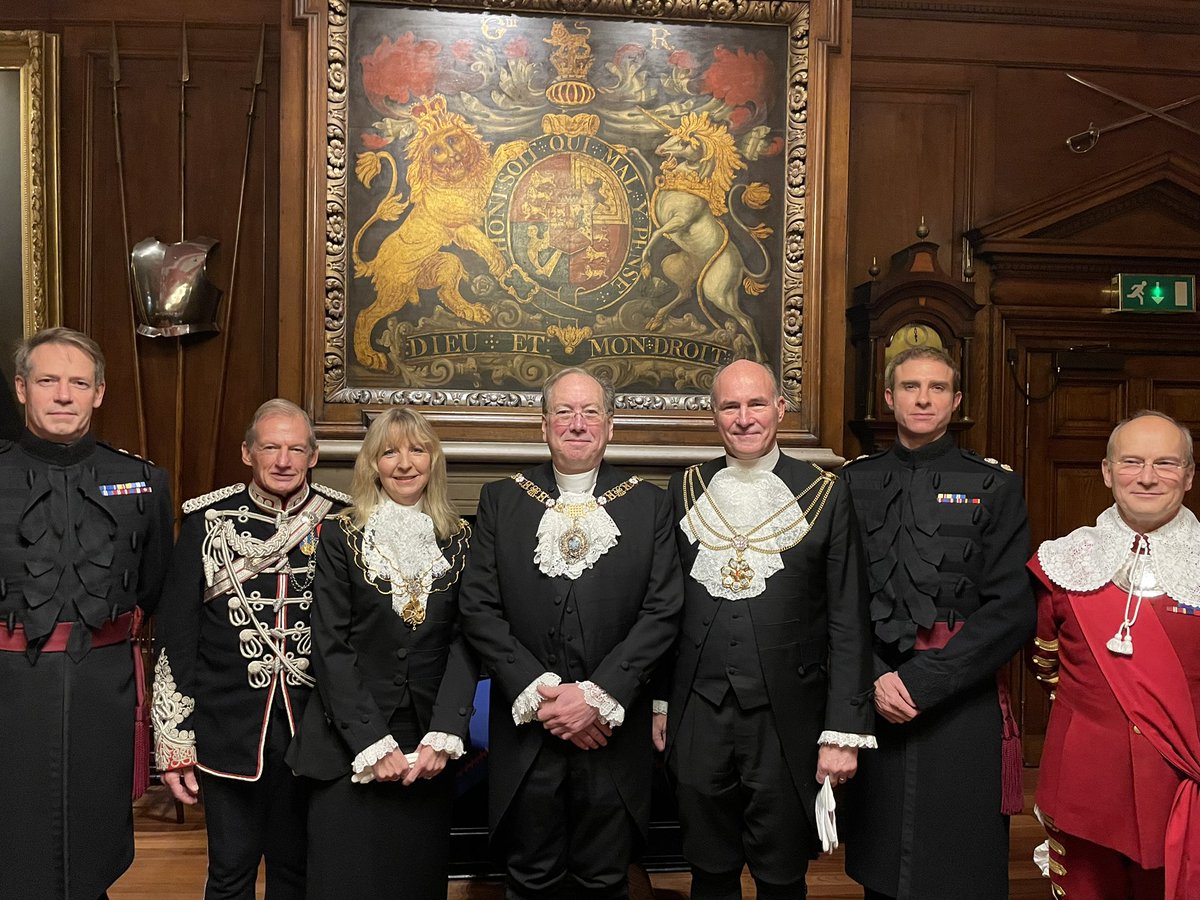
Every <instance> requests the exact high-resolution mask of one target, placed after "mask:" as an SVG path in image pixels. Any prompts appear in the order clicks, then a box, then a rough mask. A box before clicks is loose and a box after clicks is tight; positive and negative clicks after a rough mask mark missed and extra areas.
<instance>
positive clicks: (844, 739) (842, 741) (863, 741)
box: [817, 731, 879, 750]
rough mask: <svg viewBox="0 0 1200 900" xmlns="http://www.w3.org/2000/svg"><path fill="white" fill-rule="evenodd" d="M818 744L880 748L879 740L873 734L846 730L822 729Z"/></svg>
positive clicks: (863, 748) (864, 748)
mask: <svg viewBox="0 0 1200 900" xmlns="http://www.w3.org/2000/svg"><path fill="white" fill-rule="evenodd" d="M817 743H818V744H829V745H831V746H834V747H857V748H859V749H860V750H878V749H879V742H878V741H876V740H875V735H873V734H850V733H847V732H845V731H822V732H821V736H820V737H819V738H817Z"/></svg>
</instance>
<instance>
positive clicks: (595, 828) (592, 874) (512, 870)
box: [498, 734, 649, 900]
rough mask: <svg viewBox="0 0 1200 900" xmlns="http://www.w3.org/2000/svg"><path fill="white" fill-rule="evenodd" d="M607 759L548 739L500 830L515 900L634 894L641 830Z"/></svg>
mask: <svg viewBox="0 0 1200 900" xmlns="http://www.w3.org/2000/svg"><path fill="white" fill-rule="evenodd" d="M646 739H647V740H649V736H647V738H646ZM602 753H604V749H603V748H601V749H599V750H580V749H579V748H578V747H576V746H574V745H573V744H571V743H570V742H568V741H564V740H561V739H559V738H556V737H553V736H551V735H549V734H547V735H546V736H545V737H544V738H543V743H542V748H541V750H540V751H539V753H538V757H537V759H536V760H535V761H534V764H533V766H532V767H531V769H530V771H529V774H528V775H526V777H525V781H524V782H522V784H521V786H520V788H518V789H517V793H516V795H515V797H514V798H513V801H512V804H511V805H510V807H509V809H508V812H507V813H506V814H505V816H504V819H503V821H502V822H501V825H500V832H501V833H500V835H498V837H499V838H500V840H501V844H502V846H503V849H504V851H505V855H506V857H507V860H508V883H507V890H506V897H507V898H508V900H576V898H580V900H582V898H586V897H590V898H596V900H623V898H626V897H628V896H629V885H628V877H629V862H630V859H631V858H632V856H633V848H634V842H635V839H636V835H637V825H636V823H635V822H634V821H633V818H632V817H631V816H630V815H629V811H628V810H627V809H626V808H625V804H624V802H623V801H622V800H621V795H620V794H619V793H618V791H617V786H616V784H615V783H614V781H613V775H612V773H611V772H610V771H609V767H608V765H607V762H606V761H605V760H603V759H601V757H600V754H602Z"/></svg>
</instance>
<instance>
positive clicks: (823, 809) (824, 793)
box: [816, 775, 838, 853]
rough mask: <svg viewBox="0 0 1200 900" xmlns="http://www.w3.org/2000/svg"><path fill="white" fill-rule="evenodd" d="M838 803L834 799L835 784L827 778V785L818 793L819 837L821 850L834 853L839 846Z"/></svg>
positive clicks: (822, 786)
mask: <svg viewBox="0 0 1200 900" xmlns="http://www.w3.org/2000/svg"><path fill="white" fill-rule="evenodd" d="M835 810H837V801H836V800H835V799H834V798H833V782H831V781H830V780H829V776H828V775H826V776H825V783H824V784H823V785H821V789H820V790H819V791H817V804H816V811H817V836H818V837H820V839H821V849H822V850H824V851H825V852H826V853H832V852H833V851H834V850H836V849H837V846H838V833H837V813H836V812H835Z"/></svg>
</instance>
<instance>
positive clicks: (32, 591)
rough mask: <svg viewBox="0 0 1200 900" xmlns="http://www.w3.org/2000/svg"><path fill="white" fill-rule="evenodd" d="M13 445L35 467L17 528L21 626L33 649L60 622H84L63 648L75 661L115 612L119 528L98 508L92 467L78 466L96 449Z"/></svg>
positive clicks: (91, 443)
mask: <svg viewBox="0 0 1200 900" xmlns="http://www.w3.org/2000/svg"><path fill="white" fill-rule="evenodd" d="M19 445H20V447H21V449H22V450H24V451H25V452H26V453H27V454H28V455H29V456H30V457H31V459H32V461H33V464H32V465H31V466H30V467H29V469H28V470H27V478H26V480H27V482H28V485H29V491H28V493H27V495H26V497H25V500H24V503H23V505H22V508H21V512H20V514H19V517H18V521H17V529H18V533H19V536H20V539H21V542H22V545H23V547H24V569H25V571H24V577H23V578H22V579H21V581H22V585H21V587H22V590H23V592H24V596H25V602H26V604H27V609H26V610H24V612H23V614H22V616H21V620H20V621H21V624H22V625H24V627H25V636H26V638H27V639H28V640H29V642H30V644H31V645H32V646H38V645H40V644H41V643H42V641H43V640H44V638H45V637H46V636H47V635H48V634H49V633H50V631H51V630H52V629H53V628H54V626H55V625H56V624H57V623H58V622H75V621H82V622H84V623H85V624H86V625H87V626H88V628H76V629H74V630H73V631H72V633H71V637H70V640H69V643H68V648H67V649H68V652H69V653H70V654H71V656H72V658H73V659H79V658H81V657H82V656H83V654H85V653H86V652H87V651H88V649H89V647H90V644H91V632H90V629H93V628H99V627H100V626H101V625H103V624H104V622H105V621H106V620H107V619H108V618H109V617H110V616H112V615H113V613H114V611H115V610H114V609H113V608H112V602H113V600H114V599H115V598H112V597H110V594H111V588H112V579H113V577H114V573H113V571H112V563H113V559H114V556H115V554H114V548H113V542H114V538H115V537H116V534H117V520H116V518H115V517H114V516H113V514H112V513H111V512H110V511H109V510H108V509H107V508H106V507H105V506H104V505H103V503H102V502H101V499H100V498H101V485H100V479H99V478H98V477H97V473H96V468H95V466H92V465H82V463H84V461H85V460H87V459H88V458H89V457H90V456H91V455H92V454H93V453H94V452H95V450H96V441H95V439H94V438H93V437H92V436H91V435H86V436H84V437H83V438H81V439H80V440H78V441H76V442H75V443H74V444H69V445H63V444H55V443H52V442H50V441H45V440H42V439H41V438H37V437H34V436H33V435H32V434H30V433H29V432H25V433H24V434H23V435H22V437H21V439H20V441H19ZM146 484H147V485H148V479H147V482H146ZM118 577H119V576H118ZM122 611H124V610H122ZM31 652H33V651H31Z"/></svg>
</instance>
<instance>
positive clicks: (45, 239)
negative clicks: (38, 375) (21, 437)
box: [0, 31, 62, 378]
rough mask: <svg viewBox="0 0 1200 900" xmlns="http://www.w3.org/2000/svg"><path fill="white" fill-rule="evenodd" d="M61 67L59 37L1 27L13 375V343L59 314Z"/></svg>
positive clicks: (3, 291)
mask: <svg viewBox="0 0 1200 900" xmlns="http://www.w3.org/2000/svg"><path fill="white" fill-rule="evenodd" d="M58 73H59V39H58V35H55V34H47V33H46V32H42V31H0V219H2V220H4V224H3V225H2V226H0V228H3V229H6V231H5V232H4V233H3V235H2V237H0V307H2V308H3V309H2V311H0V342H2V343H3V347H2V348H0V350H2V353H0V355H2V356H3V358H4V360H5V373H6V375H8V376H9V377H10V378H11V374H12V373H11V372H8V371H7V367H8V365H9V362H10V359H11V355H12V348H13V345H14V344H15V343H16V342H17V341H19V340H20V339H21V338H22V337H24V336H26V335H29V334H32V333H34V332H35V331H38V330H39V329H42V328H46V327H48V326H52V325H57V324H59V323H60V322H61V320H62V285H61V268H60V266H61V257H60V248H59V187H58V184H59V152H58V149H59V141H58V132H59V120H58V103H59V100H58ZM8 230H11V232H13V233H8ZM18 230H19V235H18V234H16V232H17V231H18ZM18 298H19V305H18Z"/></svg>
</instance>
